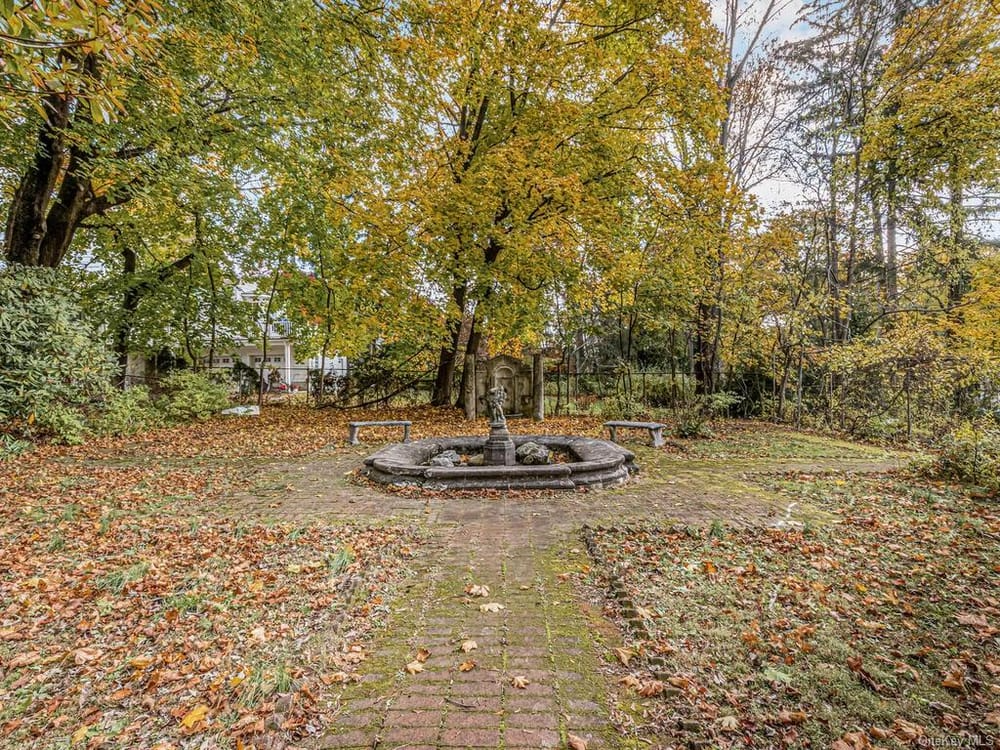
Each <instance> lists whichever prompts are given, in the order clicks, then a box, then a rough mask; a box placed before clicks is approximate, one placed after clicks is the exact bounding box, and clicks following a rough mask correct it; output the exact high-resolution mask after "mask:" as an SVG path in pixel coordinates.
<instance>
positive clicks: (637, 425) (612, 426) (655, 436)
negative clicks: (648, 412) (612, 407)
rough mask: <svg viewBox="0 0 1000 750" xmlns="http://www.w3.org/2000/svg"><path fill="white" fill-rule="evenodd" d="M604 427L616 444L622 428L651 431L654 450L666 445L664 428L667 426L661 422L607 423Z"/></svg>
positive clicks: (650, 436) (650, 435)
mask: <svg viewBox="0 0 1000 750" xmlns="http://www.w3.org/2000/svg"><path fill="white" fill-rule="evenodd" d="M604 426H605V427H607V428H608V431H609V432H610V433H611V441H612V442H615V443H617V442H618V428H620V427H621V428H625V429H632V430H649V438H650V440H652V441H653V447H654V448H660V447H662V446H664V445H666V442H665V441H664V440H663V428H664V427H666V425H664V424H660V423H659V422H605V423H604Z"/></svg>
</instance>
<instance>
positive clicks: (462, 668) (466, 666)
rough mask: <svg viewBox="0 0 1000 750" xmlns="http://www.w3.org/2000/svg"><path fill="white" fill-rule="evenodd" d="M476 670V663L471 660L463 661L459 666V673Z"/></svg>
mask: <svg viewBox="0 0 1000 750" xmlns="http://www.w3.org/2000/svg"><path fill="white" fill-rule="evenodd" d="M475 668H476V662H474V661H472V660H471V659H470V660H469V661H463V662H462V663H461V664H459V665H458V671H459V672H471V671H472V670H473V669H475Z"/></svg>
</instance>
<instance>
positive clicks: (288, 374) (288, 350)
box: [285, 339, 292, 392]
mask: <svg viewBox="0 0 1000 750" xmlns="http://www.w3.org/2000/svg"><path fill="white" fill-rule="evenodd" d="M285 385H287V386H288V391H289V392H291V390H292V345H291V344H290V343H289V342H288V340H287V339H286V340H285Z"/></svg>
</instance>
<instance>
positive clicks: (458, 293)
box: [431, 283, 467, 406]
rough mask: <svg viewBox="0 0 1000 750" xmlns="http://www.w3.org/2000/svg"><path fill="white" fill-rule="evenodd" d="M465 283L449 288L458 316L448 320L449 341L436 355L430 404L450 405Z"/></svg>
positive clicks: (463, 311) (462, 313)
mask: <svg viewBox="0 0 1000 750" xmlns="http://www.w3.org/2000/svg"><path fill="white" fill-rule="evenodd" d="M466 291H467V290H466V285H465V284H464V283H462V284H457V285H456V286H455V287H454V288H452V290H451V296H452V300H453V301H454V303H455V307H456V309H457V310H458V316H457V317H456V318H454V319H453V320H451V321H449V322H448V333H449V336H450V339H449V342H448V343H447V344H446V345H445V346H442V347H441V353H440V354H439V355H438V366H437V375H436V376H435V378H434V392H433V393H432V394H431V405H432V406H450V405H451V404H452V402H453V401H454V399H453V398H452V381H454V379H455V360H456V358H457V357H458V340H459V338H461V336H462V321H463V319H464V317H465V295H466Z"/></svg>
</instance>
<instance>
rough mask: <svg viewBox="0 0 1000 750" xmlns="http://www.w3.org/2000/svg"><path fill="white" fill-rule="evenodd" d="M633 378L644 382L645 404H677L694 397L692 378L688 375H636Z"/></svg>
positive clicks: (664, 405) (656, 405)
mask: <svg viewBox="0 0 1000 750" xmlns="http://www.w3.org/2000/svg"><path fill="white" fill-rule="evenodd" d="M640 378H642V380H640ZM635 379H636V380H637V381H640V382H644V383H645V401H646V405H647V406H653V407H667V406H679V405H681V404H684V403H687V402H689V401H690V400H691V399H692V398H694V380H693V378H691V377H689V376H688V375H677V376H676V377H673V378H671V377H670V376H669V375H646V376H638V375H637V376H635Z"/></svg>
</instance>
